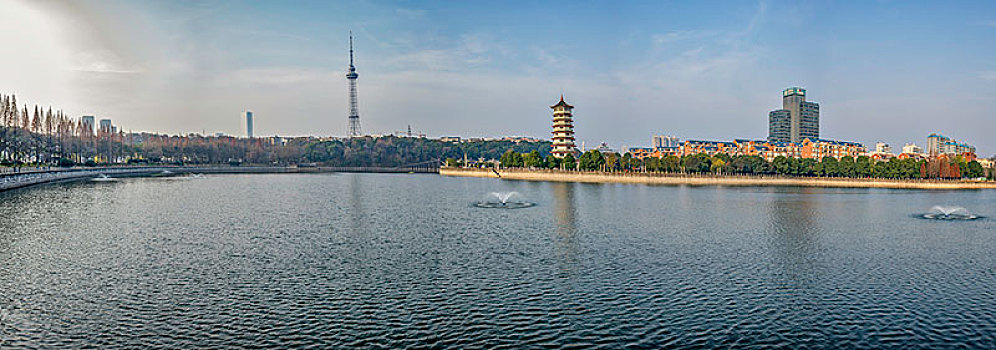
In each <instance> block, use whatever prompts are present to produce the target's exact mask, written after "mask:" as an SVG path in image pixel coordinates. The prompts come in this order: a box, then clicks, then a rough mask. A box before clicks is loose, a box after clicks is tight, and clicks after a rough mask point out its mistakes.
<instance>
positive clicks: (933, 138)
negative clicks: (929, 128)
mask: <svg viewBox="0 0 996 350" xmlns="http://www.w3.org/2000/svg"><path fill="white" fill-rule="evenodd" d="M927 153H928V154H929V155H930V156H931V157H936V156H939V155H942V154H946V155H959V154H964V153H971V154H973V155H974V154H975V146H972V145H969V144H967V143H959V142H958V141H956V140H954V139H952V138H950V137H947V136H944V135H941V134H930V136H927Z"/></svg>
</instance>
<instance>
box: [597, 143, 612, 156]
mask: <svg viewBox="0 0 996 350" xmlns="http://www.w3.org/2000/svg"><path fill="white" fill-rule="evenodd" d="M593 150H594V151H599V152H601V153H616V150H614V149H612V148H609V144H608V143H607V142H601V143H599V144H598V147H595V149H593Z"/></svg>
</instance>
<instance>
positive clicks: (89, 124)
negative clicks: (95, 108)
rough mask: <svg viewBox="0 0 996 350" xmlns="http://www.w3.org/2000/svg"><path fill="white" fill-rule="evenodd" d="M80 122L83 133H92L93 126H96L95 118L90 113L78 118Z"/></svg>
mask: <svg viewBox="0 0 996 350" xmlns="http://www.w3.org/2000/svg"><path fill="white" fill-rule="evenodd" d="M80 124H81V125H82V128H83V133H84V134H87V135H91V134H93V128H94V127H96V126H97V122H96V119H95V118H94V117H93V116H92V115H84V116H83V117H82V118H80Z"/></svg>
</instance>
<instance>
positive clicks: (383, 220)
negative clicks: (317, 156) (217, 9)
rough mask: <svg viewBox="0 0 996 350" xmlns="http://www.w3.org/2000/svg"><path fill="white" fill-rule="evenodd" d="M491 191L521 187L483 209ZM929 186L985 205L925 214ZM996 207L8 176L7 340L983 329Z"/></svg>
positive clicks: (909, 339)
mask: <svg viewBox="0 0 996 350" xmlns="http://www.w3.org/2000/svg"><path fill="white" fill-rule="evenodd" d="M496 191H517V192H519V193H521V194H522V197H523V198H525V199H527V200H529V201H531V202H534V203H536V205H535V206H533V207H529V208H522V209H515V210H508V209H488V208H478V207H476V206H475V205H474V203H475V202H478V201H481V200H482V199H484V198H485V197H486V196H487V194H488V193H489V192H496ZM935 205H950V206H962V207H965V208H967V209H968V210H970V211H972V212H973V213H975V214H979V215H982V216H985V217H987V218H982V219H978V220H973V221H940V220H927V219H923V218H919V216H918V214H922V213H925V212H927V211H928V210H929V209H930V208H931V207H932V206H935ZM994 205H996V192H994V191H961V192H955V191H951V192H948V191H910V190H884V189H813V188H775V187H739V188H738V187H687V186H686V187H654V186H645V185H619V184H604V185H602V184H571V183H544V182H517V181H500V180H495V179H476V178H446V177H439V176H435V175H380V174H321V175H219V176H207V177H205V178H203V179H156V178H146V179H125V180H122V181H118V182H108V183H89V182H87V183H74V184H57V185H48V186H43V187H36V188H31V189H24V190H17V191H12V192H8V193H2V194H0V348H8V347H10V348H22V347H23V348H53V347H67V348H85V347H94V348H102V349H113V348H154V347H168V348H228V347H268V348H302V347H316V348H405V347H416V348H423V347H436V348H502V347H507V348H523V347H526V348H529V347H552V348H607V349H618V348H660V347H686V348H697V347H712V348H715V347H737V348H762V347H791V348H798V347H833V348H854V347H858V348H899V349H906V348H911V347H914V348H916V347H942V348H951V347H958V346H964V347H971V348H993V347H996V254H994V248H996V225H994V222H996V221H994V220H993V219H991V217H994V216H996V210H994V209H993V208H996V206H994Z"/></svg>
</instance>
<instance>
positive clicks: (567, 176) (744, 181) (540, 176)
mask: <svg viewBox="0 0 996 350" xmlns="http://www.w3.org/2000/svg"><path fill="white" fill-rule="evenodd" d="M439 174H440V175H443V176H467V177H490V178H498V177H499V174H500V177H501V178H502V179H508V180H526V181H557V182H594V183H632V184H653V185H694V186H794V187H840V188H900V189H925V190H965V189H990V188H991V189H996V182H992V181H986V182H977V181H957V180H895V179H852V178H820V177H781V176H746V175H745V176H739V175H689V174H662V173H602V172H576V171H560V170H525V169H514V170H513V169H501V170H498V174H496V173H495V172H494V171H493V170H491V169H464V168H442V169H440V170H439Z"/></svg>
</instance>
